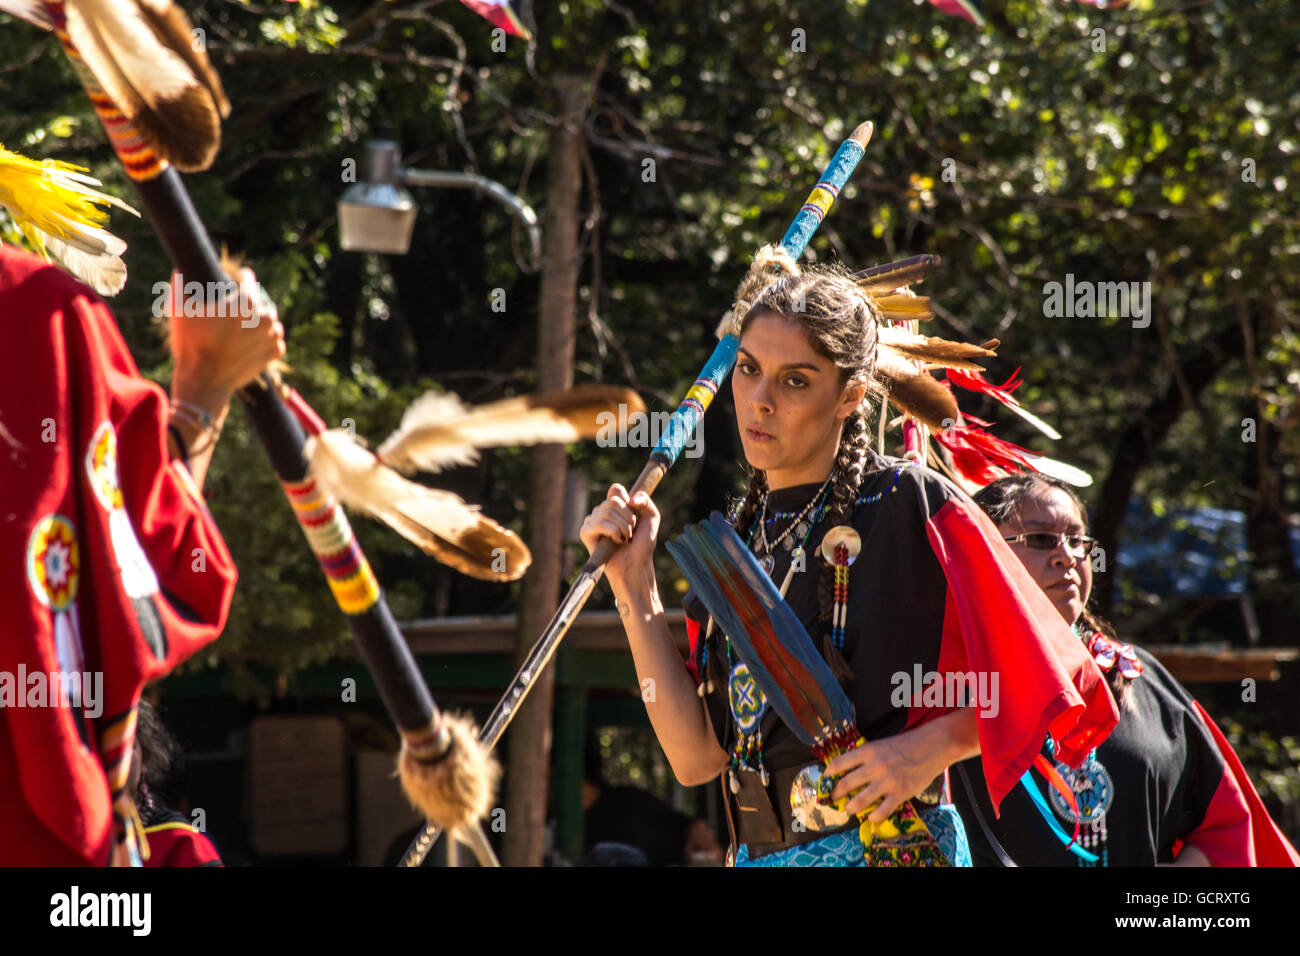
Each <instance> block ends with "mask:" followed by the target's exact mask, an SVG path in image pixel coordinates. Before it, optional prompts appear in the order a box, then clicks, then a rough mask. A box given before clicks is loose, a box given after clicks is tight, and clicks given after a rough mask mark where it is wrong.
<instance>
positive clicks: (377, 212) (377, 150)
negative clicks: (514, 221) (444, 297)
mask: <svg viewBox="0 0 1300 956" xmlns="http://www.w3.org/2000/svg"><path fill="white" fill-rule="evenodd" d="M362 176H363V177H364V178H363V179H362V180H360V181H359V182H356V183H353V184H352V185H351V186H349V187H348V188H347V189H345V190H344V191H343V195H342V196H341V197H339V239H340V244H341V245H342V246H343V248H344V249H346V250H349V251H352V252H383V253H390V254H395V255H405V254H406V251H407V250H408V249H410V247H411V230H412V229H413V228H414V226H415V213H416V208H415V200H414V199H413V198H412V197H411V194H410V193H409V192H408V191H407V190H406V188H405V187H407V186H445V187H448V188H451V189H473V190H475V191H476V192H485V193H488V194H489V195H490V196H492V197H493V198H495V199H497V200H499V201H501V202H502V203H504V204H505V205H507V206H509V207H510V208H511V209H512V210H514V213H515V215H516V216H518V217H519V218H520V219H522V220H523V222H524V224H525V225H526V226H527V227H528V238H529V240H530V243H531V245H532V250H533V262H534V263H540V262H541V256H542V233H541V230H540V229H539V228H538V226H537V214H536V213H535V212H533V210H532V207H531V206H529V205H528V204H527V203H526V202H524V201H523V200H522V199H520V198H519V197H518V196H516V195H515V194H514V193H512V192H510V190H508V189H506V188H505V187H504V186H502V185H501V184H500V183H498V182H495V181H493V180H491V179H487V178H486V177H484V176H479V175H478V174H477V173H454V172H446V171H442V170H423V169H403V168H402V154H401V151H400V150H399V149H398V146H397V144H396V143H395V142H393V141H392V140H387V139H372V140H370V141H369V142H367V143H366V146H365V156H364V159H363V165H362Z"/></svg>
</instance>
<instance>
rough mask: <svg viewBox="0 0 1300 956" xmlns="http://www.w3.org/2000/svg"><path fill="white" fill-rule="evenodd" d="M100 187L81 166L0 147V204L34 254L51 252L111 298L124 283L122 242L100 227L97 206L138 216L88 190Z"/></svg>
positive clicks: (102, 215) (104, 217) (104, 215)
mask: <svg viewBox="0 0 1300 956" xmlns="http://www.w3.org/2000/svg"><path fill="white" fill-rule="evenodd" d="M101 185H103V184H102V183H101V182H100V181H99V180H98V179H94V178H92V177H90V176H87V175H86V169H85V167H84V166H73V165H72V164H71V163H64V162H60V161H59V160H57V159H46V160H42V161H41V162H37V161H36V160H32V159H28V158H27V157H25V156H20V155H19V154H18V153H15V152H11V151H10V150H7V149H5V148H4V147H3V146H0V206H3V207H4V208H5V209H7V210H8V211H9V215H10V216H12V217H13V220H14V223H15V225H17V226H18V228H19V229H20V230H22V233H23V235H24V236H26V237H27V241H28V242H30V243H31V244H32V246H33V248H35V249H36V251H37V252H38V253H40V254H41V255H43V256H53V257H54V258H55V259H57V260H58V261H59V262H60V263H61V264H62V266H63V267H64V268H65V269H67V270H68V271H69V272H71V273H72V274H73V275H74V276H76V277H77V278H78V279H80V280H81V281H82V282H84V283H86V284H87V285H88V286H90V287H91V288H92V289H94V290H95V291H96V292H97V293H99V294H100V295H102V296H111V295H117V293H119V292H121V291H122V287H123V286H124V285H126V263H124V262H123V261H122V253H124V252H125V251H126V243H125V242H123V241H122V240H121V239H119V238H118V237H117V236H115V235H113V234H112V233H111V232H109V231H107V230H106V229H104V228H103V226H104V223H106V222H107V221H108V212H107V211H106V208H105V209H101V208H99V207H101V206H103V207H109V206H116V207H117V208H118V209H122V210H125V211H126V212H129V213H131V215H133V216H138V215H140V214H139V213H138V212H136V211H135V210H134V209H132V208H131V207H130V206H128V205H127V204H126V203H124V202H123V201H122V200H120V199H118V198H117V197H116V196H110V195H109V194H108V193H105V192H101V191H100V190H98V189H95V188H94V187H96V186H101Z"/></svg>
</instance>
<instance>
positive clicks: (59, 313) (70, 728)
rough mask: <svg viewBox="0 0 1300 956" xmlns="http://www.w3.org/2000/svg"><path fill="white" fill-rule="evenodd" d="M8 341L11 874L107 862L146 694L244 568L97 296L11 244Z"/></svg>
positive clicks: (164, 404)
mask: <svg viewBox="0 0 1300 956" xmlns="http://www.w3.org/2000/svg"><path fill="white" fill-rule="evenodd" d="M0 328H2V329H3V332H4V347H3V349H0V426H2V430H0V488H3V489H4V495H3V502H2V503H0V865H4V866H11V865H16V864H61V865H76V864H103V863H105V862H107V860H108V856H109V852H110V846H111V836H112V834H111V830H112V807H111V802H112V801H111V796H110V793H111V792H113V791H118V790H120V789H121V788H122V787H123V786H125V782H126V773H127V770H128V769H129V766H130V760H131V749H132V742H133V740H134V731H135V720H134V716H135V705H136V703H137V701H138V700H139V697H140V691H141V688H143V686H144V685H145V684H146V683H147V682H149V681H151V680H154V679H156V678H158V677H161V676H162V675H164V674H166V673H167V672H169V671H170V670H171V669H172V668H174V667H175V666H176V665H177V664H178V663H180V662H181V661H182V660H184V659H185V658H187V657H189V656H190V655H191V654H193V653H194V652H195V651H196V650H198V649H199V648H201V647H203V646H204V645H205V644H207V643H209V642H210V641H212V640H214V639H215V638H216V637H217V635H218V634H220V633H221V628H222V626H223V625H224V623H225V620H226V614H227V612H228V611H229V608H230V601H231V598H232V596H233V594H234V587H235V577H236V573H235V567H234V564H233V562H232V561H231V558H230V555H229V553H228V552H227V550H226V546H225V543H224V542H223V541H222V540H221V536H220V534H219V533H218V531H217V528H216V526H215V524H214V523H213V521H212V517H211V515H210V514H209V513H208V511H207V509H206V508H205V507H204V505H203V503H202V501H201V499H200V498H199V497H198V495H197V492H196V490H195V489H194V485H193V483H192V481H190V479H189V474H188V472H186V471H185V469H184V467H183V466H182V465H180V464H178V463H173V462H171V461H170V460H169V456H168V453H167V442H166V427H167V421H168V400H167V396H166V394H165V393H164V392H163V390H162V389H160V388H159V387H158V386H157V385H154V384H152V383H150V382H147V381H145V380H144V379H143V378H141V377H140V373H139V371H138V370H137V369H136V366H135V362H134V361H133V360H132V358H131V354H130V352H128V351H127V348H126V344H125V342H123V340H122V336H121V334H120V333H119V332H118V329H117V326H116V324H115V323H114V321H113V317H112V315H111V314H110V313H109V311H108V309H107V308H106V307H105V306H104V304H103V303H102V302H101V301H100V300H99V299H98V298H97V297H96V296H95V295H94V293H92V292H91V291H90V290H89V289H87V288H86V287H85V286H83V285H82V284H80V283H79V282H77V281H76V280H75V279H73V278H71V277H70V276H68V275H67V274H65V273H64V272H62V271H61V270H59V269H57V268H55V267H53V266H50V265H47V264H46V263H44V262H43V261H41V260H40V259H38V258H36V257H34V256H31V255H28V254H26V253H23V252H20V251H18V250H15V249H12V248H0ZM74 672H75V673H80V674H87V675H89V677H88V678H86V679H84V681H83V683H84V686H83V687H81V688H79V689H78V688H77V687H76V685H75V683H70V682H68V681H66V680H64V679H63V677H62V675H66V674H71V673H74ZM52 675H53V676H52ZM20 683H21V686H20Z"/></svg>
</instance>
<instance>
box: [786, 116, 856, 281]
mask: <svg viewBox="0 0 1300 956" xmlns="http://www.w3.org/2000/svg"><path fill="white" fill-rule="evenodd" d="M863 152H864V150H863V148H862V146H861V145H860V144H859V143H856V142H854V141H853V140H852V139H846V140H845V141H844V142H843V143H841V144H840V148H839V149H838V150H836V152H835V156H834V157H833V158H832V159H831V163H830V165H829V166H827V167H826V171H825V172H824V173H822V178H821V179H820V180H818V181H817V185H816V186H814V187H813V189H812V192H811V193H809V194H808V199H807V201H806V202H805V203H804V204H803V208H802V209H800V210H799V215H798V216H796V217H795V220H794V222H792V223H790V228H789V229H787V230H786V233H785V236H784V237H782V239H781V245H783V246H785V248H786V250H787V251H789V253H790V255H791V256H793V257H794V258H796V259H798V258H799V256H800V255H801V254H802V253H803V250H804V247H805V246H807V245H808V240H809V239H811V238H812V235H813V233H814V232H816V231H817V227H818V226H820V225H821V224H822V220H823V219H825V218H826V213H827V211H829V210H830V208H831V204H832V203H833V202H835V199H836V197H838V196H839V194H840V190H841V189H843V188H844V184H845V183H846V182H848V180H849V177H850V176H851V175H853V170H854V169H856V168H857V165H858V162H859V161H860V160H861V159H862V154H863Z"/></svg>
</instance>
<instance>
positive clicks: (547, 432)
mask: <svg viewBox="0 0 1300 956" xmlns="http://www.w3.org/2000/svg"><path fill="white" fill-rule="evenodd" d="M620 406H621V409H622V410H621V411H620ZM644 411H645V405H644V404H643V403H642V402H641V399H640V397H639V396H638V395H637V394H636V392H634V391H632V390H631V389H625V388H616V387H612V386H605V385H587V386H579V387H577V388H572V389H567V390H565V391H561V392H553V393H549V394H546V395H541V396H526V397H520V398H507V399H503V400H502V401H499V402H491V403H489V404H487V405H480V406H477V407H471V406H468V405H466V404H465V403H464V402H462V401H461V400H460V398H458V397H457V396H455V395H451V394H448V393H439V392H429V393H426V394H425V395H422V396H421V397H420V398H418V399H416V401H415V402H413V403H412V404H411V405H410V407H409V408H407V410H406V412H405V413H404V414H403V416H402V421H401V424H400V425H399V426H398V429H397V431H395V432H393V434H392V435H390V436H389V437H388V439H387V440H386V441H384V443H383V444H382V445H380V446H379V452H378V454H377V455H376V454H374V453H372V452H370V451H368V450H367V449H366V448H364V447H362V446H361V445H360V444H359V443H358V442H357V441H356V440H355V439H354V438H353V437H352V434H351V433H350V432H349V431H347V430H345V429H340V428H335V429H330V430H328V431H325V432H322V433H320V434H318V435H315V436H313V437H312V438H310V439H309V440H308V442H307V446H306V449H305V451H306V454H307V458H308V461H309V462H310V463H311V472H312V475H313V476H314V477H315V479H316V481H317V483H318V484H319V485H320V486H321V488H322V489H323V490H326V491H328V492H330V493H332V494H333V495H334V496H335V497H336V498H338V500H339V501H341V502H342V503H343V504H344V505H346V506H348V507H349V508H353V509H355V510H357V511H361V512H363V513H365V514H367V515H370V516H371V517H373V518H376V519H378V520H380V521H383V522H384V523H385V524H387V525H389V526H390V527H391V528H393V530H395V531H397V532H398V533H399V534H401V535H402V536H403V537H405V538H406V539H407V540H408V541H410V542H411V543H413V544H415V545H416V546H417V547H419V548H420V549H421V550H423V551H424V552H426V553H427V554H430V555H432V556H433V557H435V558H436V559H437V560H439V561H441V562H442V563H443V564H446V565H448V566H450V567H452V568H455V569H456V570H458V571H461V572H463V573H464V574H468V575H470V576H471V577H475V578H479V579H482V580H486V581H513V580H515V579H516V578H518V577H520V576H521V575H522V574H523V573H524V572H525V571H526V570H528V565H529V564H530V562H531V560H532V558H531V555H530V554H529V552H528V548H527V546H525V544H524V543H523V541H521V540H520V539H519V537H518V535H516V534H515V533H514V532H513V531H510V530H509V529H507V528H503V527H502V526H501V525H499V524H497V523H496V522H495V521H493V520H492V519H491V518H489V517H487V516H486V515H484V514H483V513H482V512H481V511H479V509H478V508H477V507H476V506H474V505H470V504H467V503H466V502H465V501H464V500H462V499H461V498H460V497H459V496H457V495H455V494H452V493H451V492H449V491H441V490H438V489H436V488H428V487H426V486H424V485H421V484H418V483H416V482H414V481H410V480H408V479H406V478H403V477H402V476H401V475H400V474H398V472H404V473H406V474H411V473H413V472H416V471H429V472H437V471H441V470H443V469H445V468H449V467H452V466H454V465H464V464H473V463H474V462H475V461H477V460H478V455H479V449H481V448H489V447H499V446H504V445H537V444H544V443H547V442H560V443H564V444H567V443H569V442H575V441H581V440H584V439H590V438H595V437H597V436H599V435H601V434H602V433H608V429H609V427H610V424H611V421H620V420H621V421H626V420H627V417H628V416H629V415H630V414H632V413H636V412H644Z"/></svg>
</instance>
